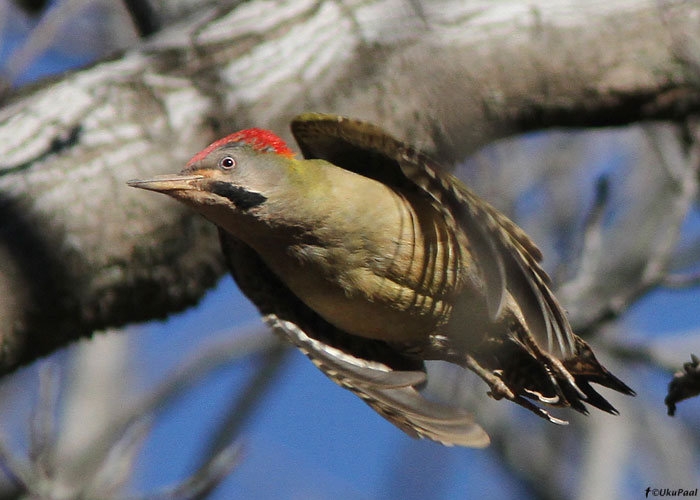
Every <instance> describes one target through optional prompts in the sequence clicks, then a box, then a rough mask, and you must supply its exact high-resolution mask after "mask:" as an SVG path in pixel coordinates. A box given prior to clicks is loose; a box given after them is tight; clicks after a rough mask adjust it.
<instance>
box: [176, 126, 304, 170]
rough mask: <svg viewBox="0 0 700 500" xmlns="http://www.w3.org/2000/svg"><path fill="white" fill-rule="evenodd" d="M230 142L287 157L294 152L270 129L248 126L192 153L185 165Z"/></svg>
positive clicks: (201, 158) (195, 161)
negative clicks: (194, 153)
mask: <svg viewBox="0 0 700 500" xmlns="http://www.w3.org/2000/svg"><path fill="white" fill-rule="evenodd" d="M232 142H242V143H245V144H248V145H250V146H252V148H253V149H255V150H256V151H260V152H265V153H277V154H278V155H282V156H289V157H291V156H294V153H293V152H292V150H291V149H289V148H288V147H287V145H286V144H285V142H284V141H283V140H282V139H280V138H279V137H278V136H276V135H275V134H274V133H272V132H271V131H269V130H263V129H260V128H249V129H246V130H240V131H238V132H234V133H233V134H231V135H227V136H226V137H224V138H223V139H219V140H218V141H214V142H212V143H211V144H209V146H207V147H206V148H204V149H203V150H201V151H200V152H199V153H197V154H196V155H194V156H193V157H192V159H191V160H190V161H188V162H187V166H188V167H189V166H190V165H192V164H193V163H197V162H198V161H200V160H203V159H204V158H206V156H207V155H208V154H209V153H211V152H212V151H214V150H215V149H218V148H220V147H221V146H225V145H226V144H230V143H232Z"/></svg>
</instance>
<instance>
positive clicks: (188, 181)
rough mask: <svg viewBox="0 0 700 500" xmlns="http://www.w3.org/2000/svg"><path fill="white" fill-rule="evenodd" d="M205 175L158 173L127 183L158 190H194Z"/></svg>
mask: <svg viewBox="0 0 700 500" xmlns="http://www.w3.org/2000/svg"><path fill="white" fill-rule="evenodd" d="M204 178H205V177H204V176H203V175H176V174H175V175H173V174H171V175H158V176H156V177H153V178H151V179H132V180H130V181H127V182H126V183H127V184H128V185H129V186H131V187H135V188H139V189H148V190H149V191H158V192H160V193H163V192H167V191H192V190H195V189H198V187H197V181H200V180H202V179H204Z"/></svg>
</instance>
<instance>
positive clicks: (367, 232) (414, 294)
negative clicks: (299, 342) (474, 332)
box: [263, 188, 471, 342]
mask: <svg viewBox="0 0 700 500" xmlns="http://www.w3.org/2000/svg"><path fill="white" fill-rule="evenodd" d="M379 194H380V193H377V196H375V197H373V199H372V203H371V204H366V205H365V207H364V209H357V210H355V211H354V212H353V213H339V212H333V211H332V210H331V211H329V212H328V216H327V218H326V220H325V221H323V224H322V227H318V228H316V229H315V230H314V231H312V232H311V233H310V234H307V235H306V236H305V237H302V238H299V239H298V240H297V241H295V242H292V243H290V244H288V245H278V246H276V247H275V248H276V250H274V249H273V248H268V253H270V250H272V253H274V254H275V255H269V256H268V257H267V258H265V256H264V255H263V258H264V260H266V262H267V263H268V265H269V266H270V268H271V269H272V270H273V271H274V272H275V273H276V274H277V275H278V276H279V277H280V278H281V279H282V281H284V282H285V284H286V285H287V286H288V287H289V288H290V289H291V290H292V292H294V293H295V294H296V295H297V296H298V297H299V298H300V299H301V300H302V301H303V302H304V303H305V304H306V305H308V306H309V307H310V308H311V309H313V310H314V311H316V312H317V313H318V314H320V315H321V316H322V317H324V318H325V319H326V320H327V321H329V322H330V323H332V324H334V325H335V326H337V327H338V328H341V329H343V330H345V331H347V332H348V333H352V334H355V335H360V336H364V337H368V338H376V339H382V340H386V341H397V342H404V341H415V340H418V339H422V338H425V337H426V336H427V335H429V334H431V333H434V332H435V331H436V330H438V329H439V328H440V327H441V326H443V325H445V324H446V323H447V322H448V321H449V318H450V315H451V313H452V308H453V304H454V302H455V299H456V297H457V296H458V295H460V294H462V293H463V292H464V289H465V286H466V285H467V284H468V282H469V280H468V279H467V278H468V277H467V275H466V274H467V270H468V269H469V266H470V264H471V261H470V255H469V252H468V250H467V247H466V242H465V240H464V237H463V235H461V234H457V233H455V232H454V230H452V229H451V228H450V227H449V226H448V225H447V224H445V222H444V220H443V218H442V216H441V215H440V214H439V213H438V212H437V211H436V210H434V209H433V208H432V207H431V206H430V205H429V204H428V202H427V201H425V200H424V199H423V198H421V197H418V196H410V195H406V194H402V193H399V192H395V191H393V190H390V189H388V188H386V189H385V190H384V191H383V192H382V193H381V196H379Z"/></svg>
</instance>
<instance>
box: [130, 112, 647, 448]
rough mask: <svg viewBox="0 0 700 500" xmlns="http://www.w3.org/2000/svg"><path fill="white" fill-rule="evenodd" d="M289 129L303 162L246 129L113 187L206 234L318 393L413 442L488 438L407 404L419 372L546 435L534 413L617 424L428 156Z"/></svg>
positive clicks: (565, 340) (600, 376) (557, 319)
mask: <svg viewBox="0 0 700 500" xmlns="http://www.w3.org/2000/svg"><path fill="white" fill-rule="evenodd" d="M291 129H292V133H293V135H294V137H295V138H296V141H297V143H298V144H299V148H300V150H301V152H302V153H303V156H304V158H305V159H303V160H300V159H297V158H295V156H294V154H293V152H292V151H291V150H290V149H289V148H288V147H287V145H286V144H285V143H284V142H283V141H282V140H281V139H280V138H279V137H277V136H276V135H274V134H273V133H272V132H270V131H267V130H261V129H255V128H253V129H247V130H242V131H240V132H236V133H234V134H231V135H229V136H227V137H224V138H223V139H220V140H218V141H216V142H214V143H213V144H211V145H210V146H208V147H207V148H205V149H204V150H202V151H201V152H200V153H198V154H196V155H195V156H194V157H193V158H192V159H191V160H190V161H189V163H187V165H186V166H185V168H184V169H183V170H182V171H181V172H180V173H179V174H177V175H165V176H159V177H155V178H152V179H146V180H132V181H129V182H128V184H129V185H130V186H133V187H137V188H142V189H148V190H151V191H157V192H161V193H164V194H167V195H169V196H171V197H173V198H175V199H176V200H178V201H180V202H182V203H185V204H186V205H188V206H190V207H192V208H193V209H194V210H195V211H197V212H199V213H200V214H202V215H203V216H204V217H206V218H207V219H209V220H210V221H211V222H213V223H214V224H216V225H217V226H218V228H219V233H220V239H221V243H222V248H223V252H224V255H225V257H226V260H227V262H228V265H229V268H230V270H231V273H232V275H233V277H234V279H235V280H236V282H237V283H238V285H239V287H240V288H241V290H242V291H243V293H244V294H245V295H246V296H248V297H249V298H250V299H251V300H252V302H253V303H255V305H256V306H257V307H258V309H259V310H260V312H261V314H262V315H263V317H264V319H265V321H266V322H267V323H268V324H269V325H270V326H271V327H272V328H273V329H274V330H275V331H276V332H278V333H279V334H280V335H281V336H282V337H284V338H285V339H287V340H288V341H290V342H291V343H292V344H294V345H295V346H296V347H298V348H299V349H300V350H301V351H302V352H303V353H304V354H306V355H307V356H308V357H309V358H310V359H311V361H313V362H314V364H315V365H316V366H317V367H319V368H320V369H321V370H322V371H323V372H324V373H325V374H326V375H327V376H329V377H330V378H331V379H332V380H333V381H334V382H336V383H337V384H339V385H340V386H342V387H344V388H346V389H349V390H351V391H353V392H354V393H355V394H357V395H358V396H360V397H361V398H362V399H363V400H364V401H365V403H367V404H368V405H369V406H371V407H372V408H373V409H374V410H376V411H377V412H378V413H379V414H381V415H382V416H383V417H385V418H386V419H388V420H389V421H390V422H392V423H393V424H394V425H396V426H397V427H399V428H400V429H401V430H403V431H404V432H406V433H407V434H409V435H410V436H412V437H418V438H429V439H432V440H434V441H438V442H440V443H443V444H445V445H461V446H472V447H482V446H486V445H487V444H488V443H489V438H488V435H487V434H486V432H485V431H484V430H483V429H482V428H481V427H480V426H479V425H478V424H477V423H476V422H475V421H474V418H473V416H472V415H471V414H470V413H469V412H467V411H466V410H465V409H461V408H453V407H451V406H448V405H445V404H439V403H436V402H433V401H430V400H429V399H427V398H426V397H425V396H424V395H423V394H422V393H421V388H422V387H423V386H424V384H425V383H426V380H427V372H426V369H425V361H427V360H444V361H448V362H451V363H454V364H457V365H459V366H461V367H464V368H467V369H470V370H472V371H473V372H475V373H476V374H477V375H478V376H479V377H481V379H483V380H484V381H485V382H486V384H488V386H489V389H490V390H489V395H490V396H491V397H493V398H494V399H501V398H505V399H508V400H510V401H513V402H515V403H517V404H519V405H521V406H523V407H524V408H526V409H528V410H530V411H532V412H534V413H536V414H537V415H539V416H541V417H543V418H545V419H547V420H549V421H551V422H554V423H566V422H565V421H564V420H560V419H559V418H556V417H554V416H552V415H551V414H550V413H549V412H548V411H547V410H546V409H545V408H543V407H542V406H541V405H539V404H537V403H543V404H545V405H548V406H555V407H571V408H573V409H574V410H577V411H579V412H581V413H584V414H585V413H587V408H586V404H588V405H591V406H593V407H596V408H599V409H601V410H603V411H605V412H608V413H612V414H617V411H616V410H615V408H614V407H613V406H612V405H611V404H610V403H609V402H608V401H607V400H606V399H605V398H604V397H603V396H601V395H600V394H599V393H598V392H597V391H596V390H595V389H594V388H593V387H591V385H590V383H591V382H595V383H597V384H600V385H603V386H605V387H608V388H611V389H614V390H616V391H618V392H621V393H623V394H628V395H634V391H632V389H630V388H629V387H628V386H627V385H625V384H624V383H623V382H622V381H621V380H619V379H618V378H617V377H615V376H614V375H613V374H612V373H610V372H609V371H608V370H607V369H605V368H604V367H603V366H602V365H601V364H600V363H599V362H598V360H597V359H596V357H595V356H594V354H593V352H592V350H591V348H590V347H589V346H588V344H587V343H586V342H585V341H584V340H583V339H581V338H580V337H578V336H577V335H575V334H574V333H573V332H572V330H571V327H570V325H569V322H568V319H567V317H566V313H565V311H564V310H563V308H562V307H561V305H560V304H559V302H558V301H557V299H556V298H555V296H554V294H553V293H552V290H551V288H550V287H551V285H550V280H549V277H548V276H547V274H546V273H545V271H544V270H543V269H542V267H541V266H540V264H539V262H540V260H541V259H542V254H541V253H540V250H539V249H538V248H537V246H536V245H535V243H533V241H532V240H531V239H530V238H529V237H528V236H527V235H526V234H525V232H524V231H523V230H522V229H520V228H519V227H518V226H517V225H515V224H514V223H513V222H511V221H510V220H509V219H508V218H507V217H506V216H505V215H503V214H501V213H500V212H499V211H498V210H496V209H495V208H494V207H492V206H491V205H489V204H488V203H487V202H485V201H484V200H482V199H481V198H479V197H478V196H477V195H476V194H474V193H473V192H472V191H471V190H470V189H468V188H467V187H466V186H465V185H464V184H463V183H462V182H460V181H459V180H458V179H457V178H456V177H454V176H452V175H450V174H449V173H447V172H446V171H445V169H443V168H441V167H440V166H439V165H438V164H437V163H436V162H435V161H434V160H433V159H431V158H430V157H429V156H428V155H427V154H425V153H423V152H421V151H418V150H417V149H416V148H414V147H412V146H410V145H408V144H405V143H403V142H401V141H399V140H397V139H395V138H394V137H392V136H391V135H389V134H388V133H386V132H385V131H383V130H382V129H380V128H379V127H377V126H374V125H372V124H369V123H365V122H362V121H358V120H353V119H349V118H345V117H340V116H335V115H326V114H318V113H305V114H302V115H299V116H297V117H296V118H295V119H294V120H293V121H292V123H291Z"/></svg>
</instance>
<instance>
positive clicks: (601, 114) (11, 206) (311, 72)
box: [0, 0, 700, 373]
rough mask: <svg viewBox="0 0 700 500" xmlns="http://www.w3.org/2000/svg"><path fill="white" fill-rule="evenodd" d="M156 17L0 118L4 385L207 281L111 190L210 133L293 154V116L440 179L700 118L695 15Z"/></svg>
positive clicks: (212, 264)
mask: <svg viewBox="0 0 700 500" xmlns="http://www.w3.org/2000/svg"><path fill="white" fill-rule="evenodd" d="M168 20H171V21H172V22H173V24H170V25H166V26H165V27H164V28H163V29H162V31H160V32H159V33H158V34H157V35H155V36H154V37H152V38H151V39H149V40H148V41H147V42H145V43H144V44H142V45H141V46H138V47H135V48H133V49H131V50H128V51H127V52H125V53H124V54H122V55H121V56H119V57H116V58H113V59H111V60H106V61H103V62H99V63H97V64H95V65H93V66H91V67H90V68H87V69H84V70H81V71H76V72H73V73H70V74H66V75H63V76H62V77H60V78H58V79H55V80H53V81H50V82H46V83H42V84H39V85H36V86H32V87H29V88H26V89H22V90H20V91H19V92H17V93H16V94H15V95H12V96H9V97H7V98H6V99H5V102H4V106H3V108H2V109H0V210H1V213H2V218H1V219H0V318H2V322H1V323H0V373H6V372H8V371H10V370H12V369H14V368H15V367H17V366H18V365H19V364H22V363H26V362H29V361H31V360H33V359H35V358H37V357H38V356H41V355H42V354H45V353H47V352H50V351H52V350H54V349H56V348H58V347H61V346H63V345H65V344H67V343H68V342H70V341H72V340H76V339H78V338H80V337H83V336H86V335H90V334H91V333H92V332H93V331H95V330H97V329H102V328H106V327H110V326H118V325H122V324H125V323H128V322H133V321H140V320H145V319H150V318H156V317H163V316H165V315H167V314H169V313H171V312H174V311H177V310H180V309H182V308H184V307H186V306H189V305H191V304H194V303H195V302H196V301H197V300H198V299H199V298H200V297H201V296H202V294H203V293H204V292H205V291H206V290H207V289H208V288H209V287H211V286H212V285H213V284H214V283H215V282H216V280H217V279H218V277H220V276H221V275H222V274H223V273H224V266H223V264H222V260H221V258H220V255H219V248H218V243H217V241H216V237H215V231H214V228H213V226H211V225H210V224H208V223H206V222H205V221H203V220H202V219H200V218H198V217H197V216H194V215H193V214H191V213H190V212H188V211H187V210H186V209H185V208H183V207H180V206H178V205H177V204H176V203H175V202H173V201H171V200H169V199H166V198H165V197H161V196H154V195H153V196H150V195H147V194H144V193H143V192H140V191H137V190H133V189H129V188H127V187H126V185H125V181H126V180H128V179H130V178H135V177H146V176H151V175H153V174H159V173H168V172H176V171H178V170H179V169H180V168H181V166H182V165H183V164H184V162H186V161H187V159H188V158H189V157H190V156H191V155H192V154H193V153H195V152H197V151H198V150H199V149H201V148H202V147H203V146H205V145H206V144H207V143H208V142H210V141H211V140H213V139H215V138H217V136H220V135H223V134H225V133H229V132H231V131H233V130H236V129H239V128H245V127H248V126H260V127H266V128H270V129H272V130H274V131H276V132H278V133H280V134H282V135H283V137H285V138H287V139H289V133H288V131H287V123H288V122H289V120H290V118H291V117H292V116H293V115H294V114H296V113H298V112H302V111H322V112H334V113H339V114H345V115H350V116H353V117H356V118H362V119H365V120H370V121H373V122H375V123H377V124H378V125H381V126H383V127H385V128H387V129H388V130H390V131H391V132H393V133H394V134H396V135H397V136H398V137H400V138H402V139H404V140H407V141H410V142H413V143H415V144H416V145H417V146H419V147H421V148H423V149H426V150H428V151H430V152H431V153H432V154H434V155H436V156H437V157H438V158H439V159H440V160H442V161H443V162H445V164H446V165H448V166H450V165H451V164H453V163H455V162H457V161H459V160H462V159H464V158H466V157H467V156H469V155H470V154H471V153H473V152H474V151H476V150H478V149H479V148H480V147H482V146H484V145H486V144H488V143H490V142H492V141H494V140H496V139H498V138H501V137H505V136H509V135H513V134H517V133H521V132H526V131H530V130H536V129H540V128H547V127H596V126H612V125H623V124H628V123H633V122H637V121H644V120H673V121H683V120H685V119H686V118H687V117H688V116H690V115H693V114H696V113H697V111H698V109H699V108H700V91H699V90H698V87H697V82H698V78H700V70H699V68H700V61H698V59H697V53H698V51H697V50H696V49H697V47H698V44H699V43H700V38H699V37H698V33H700V30H699V29H698V28H700V26H699V24H700V21H699V20H700V4H699V3H698V2H691V1H687V2H682V1H676V2H670V1H669V2H655V1H650V0H646V1H642V0H627V1H618V2H601V3H599V2H585V3H583V2H578V1H575V0H540V1H532V2H527V3H524V2H517V1H509V2H498V3H493V2H488V1H477V0H474V1H448V0H444V1H437V2H424V3H419V2H411V1H408V0H383V1H381V0H365V1H344V2H340V1H320V0H319V1H311V0H307V1H296V2H280V3H279V5H278V4H277V3H276V2H269V1H263V0H256V1H253V2H246V3H242V4H240V5H233V6H231V7H229V8H224V7H217V8H211V9H206V8H202V9H199V10H198V11H197V12H196V13H195V14H194V15H192V16H190V17H188V18H187V19H185V20H182V19H181V18H180V17H178V16H174V15H173V16H172V19H171V18H167V16H166V17H165V21H164V22H166V24H167V22H168ZM175 21H177V22H175Z"/></svg>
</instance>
